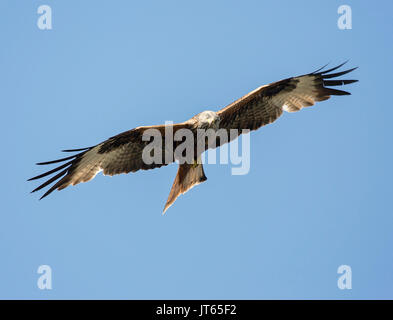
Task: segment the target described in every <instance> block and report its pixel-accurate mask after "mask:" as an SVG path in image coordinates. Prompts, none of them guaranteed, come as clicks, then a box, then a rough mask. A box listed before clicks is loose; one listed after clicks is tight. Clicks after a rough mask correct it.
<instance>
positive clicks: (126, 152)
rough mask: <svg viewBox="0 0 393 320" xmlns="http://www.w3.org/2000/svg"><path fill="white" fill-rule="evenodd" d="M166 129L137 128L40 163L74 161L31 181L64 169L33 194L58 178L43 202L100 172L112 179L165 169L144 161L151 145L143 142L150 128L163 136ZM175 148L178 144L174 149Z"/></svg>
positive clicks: (162, 164)
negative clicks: (143, 171) (144, 134)
mask: <svg viewBox="0 0 393 320" xmlns="http://www.w3.org/2000/svg"><path fill="white" fill-rule="evenodd" d="M166 127H167V126H166V125H159V126H146V127H138V128H135V129H132V130H129V131H126V132H123V133H120V134H118V135H116V136H114V137H111V138H109V139H108V140H106V141H104V142H102V143H100V144H98V145H96V146H94V147H90V148H85V149H75V150H64V151H66V152H72V151H81V150H83V151H82V152H80V153H78V154H75V155H74V156H71V157H66V158H63V159H59V160H54V161H48V162H41V163H37V164H38V165H47V164H53V163H57V162H62V161H66V160H70V159H72V160H71V161H69V162H67V163H65V164H63V165H61V166H59V167H57V168H55V169H52V170H50V171H48V172H45V173H43V174H40V175H38V176H36V177H33V178H31V179H29V181H30V180H36V179H40V178H43V177H46V176H48V175H51V174H53V173H55V172H58V171H60V170H61V169H64V170H63V171H61V172H60V173H57V174H56V175H55V176H53V177H52V178H50V179H49V180H47V181H46V182H44V183H43V184H41V185H40V186H38V187H37V188H35V189H34V190H33V191H32V192H36V191H38V190H41V189H42V188H44V187H46V186H47V185H49V184H51V183H53V182H54V181H56V180H57V179H60V180H58V181H57V182H56V183H55V184H54V185H52V186H51V188H50V189H48V191H46V192H45V193H44V195H43V196H42V197H41V199H42V198H44V197H46V196H47V195H49V194H50V193H51V192H52V191H54V190H56V189H58V190H61V189H64V188H66V187H68V186H69V185H76V184H78V183H80V182H87V181H89V180H91V179H93V178H94V177H95V176H96V174H97V173H98V172H100V171H103V173H104V175H109V176H113V175H116V174H121V173H129V172H136V171H138V170H149V169H154V168H159V167H162V166H166V165H168V164H169V163H170V162H168V161H164V160H165V159H163V161H162V163H152V164H146V163H145V162H144V161H143V159H142V152H143V149H144V148H145V146H146V145H148V144H149V143H150V141H143V140H142V136H143V133H144V132H145V131H146V130H148V129H157V130H159V131H160V133H161V136H162V137H164V136H165V128H166ZM189 127H190V124H189V123H188V122H184V123H179V124H174V125H173V133H175V132H176V131H177V130H178V129H181V128H189ZM175 147H176V142H175V145H174V148H175ZM164 149H165V143H164V142H163V152H162V155H163V157H164V155H165V152H168V150H164ZM169 152H173V150H170V151H169Z"/></svg>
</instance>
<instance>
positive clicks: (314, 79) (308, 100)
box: [218, 64, 357, 138]
mask: <svg viewBox="0 0 393 320" xmlns="http://www.w3.org/2000/svg"><path fill="white" fill-rule="evenodd" d="M342 65H343V64H341V65H339V66H337V67H335V68H332V69H329V70H325V71H321V72H318V71H320V70H317V71H315V72H313V73H309V74H306V75H302V76H298V77H293V78H288V79H284V80H281V81H278V82H274V83H271V84H268V85H265V86H262V87H259V88H257V89H256V90H254V91H252V92H250V93H249V94H247V95H245V96H243V97H242V98H240V99H238V100H236V101H235V102H233V103H231V104H230V105H228V106H227V107H225V108H223V109H221V110H220V111H218V115H219V116H220V118H221V121H220V128H222V129H226V130H230V129H237V130H238V133H239V134H241V130H242V129H249V130H256V129H258V128H260V127H261V126H264V125H267V124H269V123H272V122H274V121H275V120H277V119H278V118H279V117H280V116H281V115H282V113H283V111H284V110H285V111H287V112H296V111H299V110H301V109H302V108H304V107H308V106H312V105H314V103H315V102H316V101H322V100H326V99H329V98H330V96H331V95H348V94H350V93H349V92H346V91H341V90H336V89H331V88H328V86H338V85H346V84H350V83H353V82H356V81H357V80H336V79H335V80H326V79H331V78H335V77H338V76H341V75H344V74H346V73H349V72H351V71H353V70H355V69H356V68H353V69H350V70H345V71H342V72H338V73H329V72H331V71H334V70H336V69H338V68H340V67H341V66H342ZM234 137H236V136H233V138H234Z"/></svg>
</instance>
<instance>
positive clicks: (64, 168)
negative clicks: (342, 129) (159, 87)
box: [29, 63, 357, 212]
mask: <svg viewBox="0 0 393 320" xmlns="http://www.w3.org/2000/svg"><path fill="white" fill-rule="evenodd" d="M342 65H344V63H342V64H340V65H339V66H337V67H335V68H331V69H329V70H324V68H325V67H322V68H321V69H318V70H316V71H314V72H312V73H309V74H305V75H301V76H297V77H292V78H288V79H284V80H281V81H278V82H273V83H271V84H268V85H264V86H261V87H259V88H257V89H255V90H254V91H252V92H250V93H248V94H246V95H245V96H243V97H241V98H240V99H238V100H236V101H235V102H233V103H231V104H230V105H228V106H227V107H225V108H223V109H221V110H219V111H217V112H214V111H203V112H201V113H199V114H197V115H196V116H194V117H192V118H191V119H189V120H187V121H185V122H182V123H177V124H170V125H168V124H166V125H158V126H143V127H137V128H135V129H132V130H129V131H126V132H123V133H120V134H118V135H116V136H113V137H111V138H109V139H108V140H106V141H104V142H101V143H99V144H97V145H95V146H93V147H88V148H82V149H73V150H64V151H65V152H78V153H76V154H74V155H72V156H69V157H65V158H62V159H58V160H54V161H47V162H40V163H37V164H38V165H49V164H54V163H59V162H65V163H64V164H62V165H60V166H59V167H56V168H54V169H52V170H50V171H48V172H45V173H43V174H40V175H38V176H36V177H33V178H31V179H29V181H30V180H36V179H40V178H43V177H46V176H48V175H51V174H54V173H56V174H55V175H54V176H53V177H51V178H50V179H49V180H47V181H45V182H44V183H43V184H41V185H40V186H38V187H37V188H35V189H34V190H33V191H32V192H35V191H38V190H41V189H42V188H44V187H46V186H48V185H50V184H51V183H54V182H55V183H54V184H53V185H52V186H51V187H50V188H49V189H48V190H47V191H46V192H45V193H44V195H43V196H42V197H41V199H42V198H44V197H46V196H47V195H49V194H50V193H51V192H52V191H54V190H55V189H57V190H62V189H64V188H66V187H68V186H69V185H76V184H78V183H80V182H86V181H89V180H91V179H93V178H94V177H95V176H96V174H97V173H98V172H100V171H103V174H104V175H109V176H113V175H116V174H120V173H129V172H136V171H138V170H149V169H155V168H160V167H162V166H165V165H168V164H169V163H171V162H174V161H176V160H177V159H176V155H175V153H174V150H175V148H176V147H177V146H178V145H179V143H180V142H179V141H172V143H171V144H169V145H170V146H171V147H170V149H169V150H168V147H167V144H165V146H163V147H162V148H164V149H165V150H162V154H166V155H167V154H168V153H169V154H170V155H171V156H172V157H169V159H171V160H170V161H157V162H152V163H146V161H144V159H143V150H144V148H145V147H146V146H147V145H148V144H149V143H150V142H151V141H145V140H144V139H142V137H143V135H144V133H146V131H147V130H148V129H155V130H158V132H160V133H161V134H162V135H163V136H165V131H166V129H168V126H171V128H170V129H172V130H173V133H174V134H176V132H177V131H178V130H180V129H188V130H190V131H191V132H192V133H193V134H194V136H195V140H194V143H195V145H196V144H197V143H198V136H197V130H198V129H213V130H214V131H218V130H224V131H226V132H229V131H233V129H236V130H237V131H236V132H237V135H240V134H242V133H243V130H244V129H246V130H247V129H248V130H256V129H258V128H260V127H262V126H264V125H267V124H269V123H272V122H274V121H275V120H277V119H278V118H279V117H280V116H281V115H282V114H283V111H287V112H296V111H299V110H301V109H302V108H304V107H309V106H312V105H314V103H315V102H316V101H323V100H326V99H329V98H330V96H341V95H349V94H350V93H349V92H346V91H342V90H337V89H333V88H331V87H332V86H341V85H346V84H350V83H353V82H356V81H357V80H339V79H337V77H339V76H342V75H344V74H347V73H349V72H351V71H353V70H355V69H356V68H352V69H349V70H345V71H341V72H336V73H332V72H333V71H335V70H336V69H338V68H340V67H341V66H342ZM228 135H229V134H228ZM165 138H166V137H165ZM204 139H205V138H204ZM225 142H228V141H225ZM202 144H203V145H204V146H205V147H206V148H205V149H204V150H202V151H201V150H199V151H196V152H195V154H194V155H193V157H194V158H193V162H191V163H189V162H184V163H180V164H179V168H178V171H177V175H176V177H175V181H174V183H173V185H172V189H171V191H170V194H169V197H168V200H167V202H166V204H165V207H164V212H165V211H166V210H167V209H168V208H169V207H170V206H171V205H172V204H173V202H174V201H175V200H176V198H177V197H178V196H179V195H180V194H183V193H185V192H187V191H188V190H189V189H190V188H192V187H193V186H195V185H197V184H199V183H202V182H204V181H206V179H207V178H206V176H205V173H204V171H203V165H202V163H201V162H200V161H198V160H199V159H200V156H201V153H202V152H203V151H205V150H206V149H207V148H209V147H210V146H209V145H207V144H206V143H205V142H203V143H202ZM222 144H223V143H222V142H221V140H220V142H218V144H217V145H216V146H217V147H219V146H221V145H222ZM56 180H57V181H56Z"/></svg>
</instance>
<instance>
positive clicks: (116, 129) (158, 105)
mask: <svg viewBox="0 0 393 320" xmlns="http://www.w3.org/2000/svg"><path fill="white" fill-rule="evenodd" d="M42 4H46V5H50V6H51V8H52V18H53V21H52V23H53V25H52V26H53V29H52V30H40V29H39V28H38V27H37V19H38V16H39V15H38V14H37V8H38V7H39V6H40V5H42ZM342 4H348V5H350V6H351V8H352V16H353V17H352V18H353V24H352V27H353V28H352V30H340V29H339V28H338V27H337V20H338V18H339V14H338V13H337V9H338V7H339V6H340V5H342ZM392 10H393V2H392V1H377V2H369V1H345V2H342V1H228V0H225V1H202V0H199V1H172V0H166V1H92V0H90V1H76V0H72V1H71V0H68V1H53V0H41V1H21V0H19V1H15V0H7V1H5V0H3V1H1V2H0V12H1V14H2V19H1V22H0V23H1V28H0V39H1V47H2V49H1V50H0V70H1V72H0V88H1V89H0V92H1V94H0V105H1V127H0V128H1V129H0V130H1V136H2V142H1V155H2V156H1V168H2V172H1V184H0V188H1V197H2V198H1V200H2V201H1V214H0V256H1V260H0V298H3V299H8V298H23V299H27V298H34V299H63V298H66V299H68V298H75V299H82V298H87V299H95V298H99V299H103V298H109V299H149V298H150V299H172V298H175V299H189V298H195V299H202V298H205V299H210V298H223V299H301V298H306V299H309V298H310V299H348V298H352V299H366V298H370V299H375V298H393V230H392V229H393V228H392V227H393V203H392V181H393V179H392V178H393V174H392V173H393V169H392V162H393V153H392V137H393V129H392V128H393V127H392V117H393V107H392V101H391V98H390V96H391V93H392V75H391V73H392V66H393V59H392V57H393V42H392V34H393V24H392ZM347 59H350V62H349V63H348V65H347V66H348V67H353V66H359V67H360V68H359V69H358V70H356V71H355V72H353V73H352V74H351V75H350V76H349V77H348V78H355V79H359V80H360V82H359V83H356V84H353V85H350V86H346V88H347V89H348V90H349V91H351V92H352V95H351V96H345V97H333V98H331V99H330V100H328V101H325V102H322V103H319V104H317V105H316V106H315V107H313V108H308V109H306V110H303V111H302V112H299V113H293V114H288V113H286V114H284V116H283V117H282V118H280V119H279V120H278V121H277V122H275V123H274V124H272V125H269V126H266V127H263V128H262V129H260V130H259V131H257V132H254V133H252V135H251V169H250V173H249V174H248V175H243V176H232V175H231V166H230V165H219V164H217V165H207V166H206V168H205V172H206V175H207V177H208V181H207V182H205V183H204V184H202V185H199V186H197V187H195V188H194V189H192V190H191V191H190V192H188V193H187V194H185V195H183V196H181V197H180V198H179V199H178V200H177V201H176V203H175V205H174V206H172V207H171V208H170V209H169V210H168V212H167V214H166V215H165V216H162V215H161V212H162V208H163V206H164V203H165V201H166V199H167V196H168V194H169V190H170V187H171V185H172V182H173V179H174V177H175V175H176V171H177V166H176V165H171V166H168V167H165V168H162V169H157V170H153V171H149V172H138V173H135V174H129V175H120V176H115V177H112V178H109V177H104V176H102V175H101V174H100V175H98V176H97V177H96V178H95V179H94V180H93V181H90V182H89V183H85V184H80V185H78V186H76V187H69V188H67V189H65V190H63V191H61V192H54V193H53V194H52V195H51V196H49V197H48V198H46V199H44V200H42V201H38V198H39V196H40V194H30V193H29V192H30V191H31V190H32V189H34V188H35V187H36V186H37V185H38V184H37V183H34V182H26V179H27V178H30V177H32V176H34V175H37V174H39V173H40V172H42V171H41V169H43V168H42V167H41V168H40V167H38V166H35V163H36V162H39V161H46V160H53V159H56V158H59V157H62V156H64V155H63V154H62V153H61V152H60V150H62V149H66V148H78V147H86V146H91V145H94V144H96V143H99V142H101V141H103V140H105V139H107V138H108V137H110V136H113V135H115V134H117V133H120V132H122V131H125V130H128V129H131V128H134V127H137V126H140V125H151V124H161V123H164V121H166V120H172V121H175V122H179V121H184V120H186V119H189V118H190V117H192V116H193V115H195V114H197V113H199V112H200V111H202V110H206V109H210V110H218V109H220V108H222V107H224V106H225V105H226V104H228V103H230V102H232V101H233V100H235V99H237V98H239V97H240V96H242V95H243V94H246V93H248V92H249V91H251V90H253V89H255V88H256V87H258V86H260V85H262V84H266V83H269V82H273V81H277V80H280V79H283V78H286V77H290V76H295V75H299V74H304V73H307V72H311V71H314V70H315V69H317V68H318V67H320V66H322V65H324V64H326V63H328V62H331V66H334V65H335V64H338V63H340V62H343V61H345V60H347ZM41 194H42V193H41ZM44 264H46V265H49V266H50V267H51V268H52V276H53V282H52V285H53V289H52V290H40V289H38V287H37V279H38V277H39V275H38V274H37V269H38V267H39V266H40V265H44ZM340 265H349V266H350V267H351V268H352V289H351V290H340V289H339V288H338V287H337V279H338V277H339V275H338V274H337V269H338V267H339V266H340Z"/></svg>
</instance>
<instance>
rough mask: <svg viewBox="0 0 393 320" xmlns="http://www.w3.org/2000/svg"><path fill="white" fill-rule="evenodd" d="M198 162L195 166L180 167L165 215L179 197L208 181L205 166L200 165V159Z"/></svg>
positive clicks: (181, 165) (186, 164)
mask: <svg viewBox="0 0 393 320" xmlns="http://www.w3.org/2000/svg"><path fill="white" fill-rule="evenodd" d="M198 160H199V161H195V162H194V163H193V164H188V163H184V164H180V165H179V169H178V170H177V175H176V178H175V181H174V182H173V185H172V189H171V192H170V193H169V197H168V200H167V202H166V204H165V208H164V211H163V214H164V213H165V211H166V210H167V209H168V208H169V207H170V206H171V205H172V204H173V203H174V202H175V200H176V199H177V197H178V196H179V195H181V194H183V193H186V192H187V191H188V190H190V189H191V188H192V187H193V186H196V185H197V184H200V183H202V182H204V181H206V180H207V178H206V176H205V173H204V171H203V165H202V163H200V159H198Z"/></svg>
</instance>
